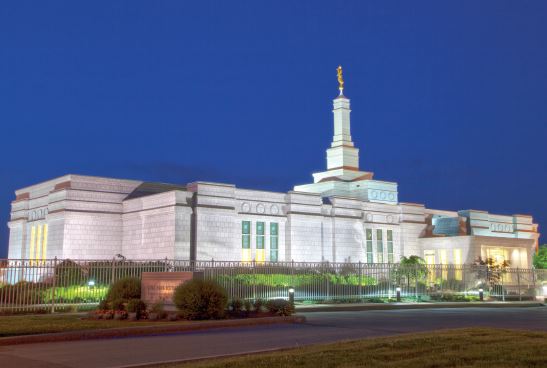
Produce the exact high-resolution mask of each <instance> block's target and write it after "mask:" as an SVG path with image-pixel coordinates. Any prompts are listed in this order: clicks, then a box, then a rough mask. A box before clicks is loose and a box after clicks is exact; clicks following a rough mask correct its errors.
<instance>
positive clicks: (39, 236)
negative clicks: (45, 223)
mask: <svg viewBox="0 0 547 368" xmlns="http://www.w3.org/2000/svg"><path fill="white" fill-rule="evenodd" d="M41 258H42V225H38V226H37V227H36V261H38V262H39V261H40V259H41Z"/></svg>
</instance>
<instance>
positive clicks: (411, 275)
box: [395, 256, 429, 287]
mask: <svg viewBox="0 0 547 368" xmlns="http://www.w3.org/2000/svg"><path fill="white" fill-rule="evenodd" d="M428 274H429V270H428V269H427V265H426V263H425V260H424V259H423V258H420V257H418V256H410V257H405V256H402V257H401V262H400V263H399V265H398V266H397V267H396V268H395V279H396V282H397V284H398V285H401V282H405V281H406V284H407V287H410V283H411V282H417V281H419V280H425V279H426V278H427V275H428Z"/></svg>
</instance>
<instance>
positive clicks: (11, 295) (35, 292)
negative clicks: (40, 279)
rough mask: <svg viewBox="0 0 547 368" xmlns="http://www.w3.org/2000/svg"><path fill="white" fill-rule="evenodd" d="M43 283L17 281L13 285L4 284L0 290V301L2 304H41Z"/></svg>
mask: <svg viewBox="0 0 547 368" xmlns="http://www.w3.org/2000/svg"><path fill="white" fill-rule="evenodd" d="M43 287H44V284H41V283H34V282H28V281H19V282H17V283H16V284H14V285H5V286H3V287H2V289H1V290H0V302H1V303H4V304H18V305H28V304H41V303H43V297H42V291H41V290H42V289H43Z"/></svg>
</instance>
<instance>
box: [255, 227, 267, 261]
mask: <svg viewBox="0 0 547 368" xmlns="http://www.w3.org/2000/svg"><path fill="white" fill-rule="evenodd" d="M264 258H265V255H264V223H263V222H257V223H256V261H257V262H260V263H263V262H264Z"/></svg>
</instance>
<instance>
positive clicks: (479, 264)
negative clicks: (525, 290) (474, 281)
mask: <svg viewBox="0 0 547 368" xmlns="http://www.w3.org/2000/svg"><path fill="white" fill-rule="evenodd" d="M509 265H510V262H509V261H506V260H503V261H502V262H497V261H496V260H495V259H493V258H487V259H485V260H483V259H482V258H481V257H479V258H477V260H475V263H474V268H475V271H476V273H477V278H478V279H479V280H484V281H486V282H487V283H488V284H489V286H490V289H492V288H493V287H495V286H497V285H499V284H500V283H501V281H502V277H503V275H504V274H505V273H506V272H507V268H508V267H509Z"/></svg>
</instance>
